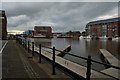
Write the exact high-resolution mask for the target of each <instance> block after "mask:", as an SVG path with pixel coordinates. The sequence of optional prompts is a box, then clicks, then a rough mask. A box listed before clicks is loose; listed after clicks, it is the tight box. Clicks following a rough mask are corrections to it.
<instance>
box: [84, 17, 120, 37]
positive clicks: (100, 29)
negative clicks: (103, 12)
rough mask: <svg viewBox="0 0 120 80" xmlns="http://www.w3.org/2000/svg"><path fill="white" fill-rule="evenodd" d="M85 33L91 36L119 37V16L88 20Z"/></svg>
mask: <svg viewBox="0 0 120 80" xmlns="http://www.w3.org/2000/svg"><path fill="white" fill-rule="evenodd" d="M86 34H87V35H88V36H91V37H120V17H118V18H112V19H106V20H98V21H92V22H89V23H88V24H87V25H86Z"/></svg>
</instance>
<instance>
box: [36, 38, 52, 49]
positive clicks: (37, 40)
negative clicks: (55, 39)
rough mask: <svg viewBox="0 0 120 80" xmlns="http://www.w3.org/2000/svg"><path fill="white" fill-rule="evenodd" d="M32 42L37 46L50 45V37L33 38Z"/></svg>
mask: <svg viewBox="0 0 120 80" xmlns="http://www.w3.org/2000/svg"><path fill="white" fill-rule="evenodd" d="M34 42H35V45H36V46H37V47H38V46H39V44H41V45H44V46H48V47H51V39H34Z"/></svg>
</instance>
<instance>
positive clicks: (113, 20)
mask: <svg viewBox="0 0 120 80" xmlns="http://www.w3.org/2000/svg"><path fill="white" fill-rule="evenodd" d="M117 21H120V17H117V18H111V19H105V20H98V21H92V22H89V23H88V24H87V25H91V24H100V23H110V22H117Z"/></svg>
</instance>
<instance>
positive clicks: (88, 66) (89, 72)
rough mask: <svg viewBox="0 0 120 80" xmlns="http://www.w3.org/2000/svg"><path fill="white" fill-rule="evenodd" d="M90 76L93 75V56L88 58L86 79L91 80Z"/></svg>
mask: <svg viewBox="0 0 120 80" xmlns="http://www.w3.org/2000/svg"><path fill="white" fill-rule="evenodd" d="M90 75H91V56H88V60H87V73H86V79H87V80H90Z"/></svg>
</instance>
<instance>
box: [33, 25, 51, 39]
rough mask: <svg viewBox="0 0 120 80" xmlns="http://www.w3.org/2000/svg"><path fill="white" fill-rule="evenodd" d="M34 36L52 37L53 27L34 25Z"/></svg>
mask: <svg viewBox="0 0 120 80" xmlns="http://www.w3.org/2000/svg"><path fill="white" fill-rule="evenodd" d="M34 36H39V37H51V36H52V28H51V27H50V26H35V27H34Z"/></svg>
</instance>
